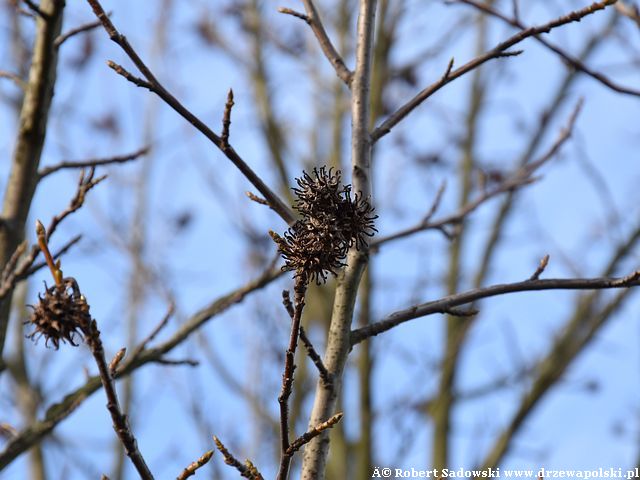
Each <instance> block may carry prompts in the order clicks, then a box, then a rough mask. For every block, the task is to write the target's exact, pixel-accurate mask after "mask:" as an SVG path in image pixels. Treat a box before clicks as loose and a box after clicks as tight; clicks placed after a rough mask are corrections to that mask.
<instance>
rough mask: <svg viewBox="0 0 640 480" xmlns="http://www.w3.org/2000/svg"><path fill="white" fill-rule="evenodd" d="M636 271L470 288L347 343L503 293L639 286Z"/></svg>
mask: <svg viewBox="0 0 640 480" xmlns="http://www.w3.org/2000/svg"><path fill="white" fill-rule="evenodd" d="M639 279H640V270H638V271H636V272H633V273H632V274H630V275H627V276H626V277H621V278H553V279H545V280H524V281H521V282H514V283H505V284H498V285H492V286H490V287H483V288H474V289H472V290H469V291H467V292H463V293H456V294H454V295H449V296H446V297H443V298H441V299H439V300H434V301H431V302H427V303H422V304H420V305H414V306H412V307H409V308H406V309H404V310H399V311H397V312H394V313H392V314H390V315H388V316H387V317H386V318H385V319H384V320H380V321H379V322H376V323H373V324H371V325H368V326H366V327H362V328H358V329H356V330H353V331H352V332H351V344H352V345H356V344H358V343H360V342H361V341H363V340H365V339H367V338H370V337H373V336H375V335H379V334H380V333H382V332H386V331H387V330H390V329H392V328H393V327H395V326H397V325H400V324H401V323H404V322H408V321H409V320H413V319H415V318H420V317H425V316H427V315H433V314H434V313H447V312H448V311H449V310H450V309H451V308H453V307H457V306H460V305H466V304H468V303H472V302H475V301H477V300H480V299H483V298H489V297H495V296H496V295H504V294H506V293H515V292H530V291H537V290H600V289H611V288H628V287H637V286H638V285H640V280H639Z"/></svg>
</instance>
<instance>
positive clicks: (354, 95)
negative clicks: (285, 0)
mask: <svg viewBox="0 0 640 480" xmlns="http://www.w3.org/2000/svg"><path fill="white" fill-rule="evenodd" d="M375 11H376V1H375V0H360V2H359V12H358V30H357V44H356V66H355V70H354V74H353V83H352V88H351V165H352V180H351V181H352V185H353V190H354V192H356V193H358V195H362V196H363V198H367V199H369V201H370V202H371V198H370V197H371V178H370V172H369V170H370V163H371V138H370V135H369V116H370V111H369V108H370V87H371V64H372V57H373V52H372V51H373V33H374V25H375ZM367 257H368V255H367V252H366V251H357V250H355V249H351V251H350V252H349V255H348V257H347V267H345V269H344V271H343V272H342V273H341V274H340V276H339V278H338V286H337V289H336V296H335V300H334V303H333V312H332V316H331V325H330V326H329V333H328V336H327V348H326V353H325V359H324V364H325V366H326V367H327V370H328V371H329V373H330V374H331V376H332V378H333V380H334V381H333V383H332V385H326V384H324V382H318V384H317V387H316V396H315V400H314V405H313V410H312V412H311V418H310V421H309V426H310V428H313V426H315V425H318V424H320V423H322V422H324V421H326V420H328V419H329V418H330V417H331V415H333V413H334V411H335V408H336V403H337V400H338V394H339V392H340V387H341V385H342V374H343V371H344V365H345V363H346V360H347V355H348V354H349V349H350V342H349V332H350V330H351V321H352V319H353V310H354V305H355V301H356V296H357V292H358V285H359V284H360V279H361V278H362V272H363V271H364V267H365V265H366V263H367ZM328 453H329V438H328V432H326V431H325V432H323V433H322V435H319V436H318V437H316V438H314V439H313V440H312V441H311V442H309V444H307V446H306V447H305V450H304V457H303V461H302V474H301V478H303V479H307V480H311V479H318V478H322V477H323V475H324V470H325V466H326V461H327V455H328Z"/></svg>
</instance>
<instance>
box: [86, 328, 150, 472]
mask: <svg viewBox="0 0 640 480" xmlns="http://www.w3.org/2000/svg"><path fill="white" fill-rule="evenodd" d="M83 332H84V333H85V343H86V344H87V345H88V346H89V349H90V350H91V353H92V355H93V358H94V359H95V361H96V364H97V365H98V371H99V373H100V380H101V382H102V387H103V388H104V391H105V394H106V396H107V409H108V410H109V413H110V414H111V420H112V421H113V429H114V430H115V432H116V435H117V436H118V438H119V439H120V441H121V442H122V446H123V447H124V450H125V452H126V453H127V455H128V456H129V458H130V459H131V462H132V463H133V465H134V466H135V468H136V470H137V471H138V474H139V475H140V478H142V479H143V480H153V475H152V474H151V471H150V470H149V467H148V466H147V463H146V462H145V460H144V457H143V456H142V454H141V453H140V450H139V449H138V442H137V441H136V438H135V436H134V435H133V432H132V431H131V428H130V426H129V421H128V420H127V417H126V415H125V414H124V413H122V410H121V409H120V403H119V401H118V394H117V392H116V387H115V384H114V381H113V376H112V375H111V373H110V371H109V366H108V365H107V361H106V360H105V357H104V347H103V345H102V340H101V339H100V331H99V330H98V326H97V324H96V321H95V320H91V323H90V325H89V326H88V327H87V328H85V329H83Z"/></svg>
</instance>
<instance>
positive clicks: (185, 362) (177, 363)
mask: <svg viewBox="0 0 640 480" xmlns="http://www.w3.org/2000/svg"><path fill="white" fill-rule="evenodd" d="M156 363H159V364H160V365H171V366H182V365H188V366H189V367H197V366H198V365H200V362H199V361H198V360H192V359H191V358H184V359H182V360H172V359H170V358H159V359H158V360H156Z"/></svg>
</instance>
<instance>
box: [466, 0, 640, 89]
mask: <svg viewBox="0 0 640 480" xmlns="http://www.w3.org/2000/svg"><path fill="white" fill-rule="evenodd" d="M455 1H457V2H459V3H464V4H467V5H471V6H472V7H475V8H477V9H478V10H480V11H482V12H484V13H486V14H489V15H492V16H494V17H496V18H499V19H500V20H502V21H504V22H506V23H508V24H509V25H511V26H513V27H516V28H520V29H522V30H528V27H527V26H526V25H524V24H523V23H522V22H521V21H519V20H518V19H517V18H509V17H507V16H506V15H504V14H502V13H500V12H499V11H498V10H496V9H494V8H492V7H491V6H490V5H488V4H486V3H480V2H478V1H477V0H455ZM617 1H618V0H606V1H604V2H597V3H594V4H592V5H590V6H589V7H586V8H584V9H583V10H580V11H577V12H573V13H570V14H568V15H565V17H561V18H567V19H568V20H569V21H579V20H580V19H581V18H582V17H581V16H580V17H576V18H577V19H576V20H574V15H579V12H582V11H588V10H589V9H591V11H590V12H588V13H593V12H595V11H596V10H602V9H603V8H605V7H607V6H609V5H613V4H614V3H616V2H617ZM540 33H548V32H544V31H543V32H540ZM533 38H535V39H536V40H537V41H538V42H540V43H541V44H542V45H544V46H545V47H547V48H548V49H549V50H551V51H553V52H554V53H555V54H557V55H558V56H559V57H560V58H562V60H564V61H565V62H566V63H567V64H568V65H570V66H571V67H573V68H575V69H576V70H580V71H581V72H582V73H585V74H586V75H588V76H590V77H591V78H594V79H595V80H597V81H598V82H600V83H602V84H603V85H605V86H606V87H608V88H610V89H611V90H613V91H615V92H618V93H624V94H627V95H633V96H640V90H636V89H633V88H628V87H623V86H621V85H618V84H616V83H614V82H613V81H612V80H610V79H609V78H608V77H606V76H605V75H603V74H602V73H600V72H596V71H595V70H592V69H591V68H589V67H587V66H586V65H585V64H584V63H582V62H581V61H580V60H578V59H577V58H576V57H574V56H573V55H571V54H569V53H566V52H565V51H564V50H562V49H561V48H560V47H558V46H556V45H554V44H553V43H551V42H549V41H547V40H545V39H544V38H542V37H540V36H538V35H533Z"/></svg>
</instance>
